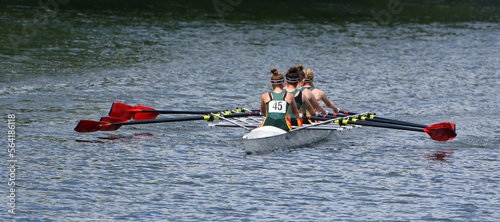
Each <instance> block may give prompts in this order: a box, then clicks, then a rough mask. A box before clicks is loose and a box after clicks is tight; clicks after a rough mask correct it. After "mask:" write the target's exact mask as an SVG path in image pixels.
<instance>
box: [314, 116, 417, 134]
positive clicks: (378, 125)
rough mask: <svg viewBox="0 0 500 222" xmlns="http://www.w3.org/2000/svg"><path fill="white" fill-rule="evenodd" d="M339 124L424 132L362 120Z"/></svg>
mask: <svg viewBox="0 0 500 222" xmlns="http://www.w3.org/2000/svg"><path fill="white" fill-rule="evenodd" d="M310 119H311V120H319V121H325V120H328V119H329V118H321V117H311V118H310ZM339 124H341V125H345V124H353V125H361V126H372V127H380V128H388V129H399V130H408V131H416V132H424V129H418V128H413V127H407V126H400V125H392V124H386V123H376V122H365V121H363V120H357V121H350V120H347V121H343V120H339Z"/></svg>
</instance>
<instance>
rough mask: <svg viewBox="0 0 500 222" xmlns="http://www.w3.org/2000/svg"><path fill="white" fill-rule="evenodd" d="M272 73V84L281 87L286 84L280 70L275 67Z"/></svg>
mask: <svg viewBox="0 0 500 222" xmlns="http://www.w3.org/2000/svg"><path fill="white" fill-rule="evenodd" d="M271 73H272V74H273V75H272V76H271V84H273V85H279V84H282V83H284V82H285V80H284V76H283V74H281V73H280V72H278V70H277V69H276V68H274V67H273V68H272V69H271Z"/></svg>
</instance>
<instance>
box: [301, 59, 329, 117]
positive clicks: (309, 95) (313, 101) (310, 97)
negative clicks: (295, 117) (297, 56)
mask: <svg viewBox="0 0 500 222" xmlns="http://www.w3.org/2000/svg"><path fill="white" fill-rule="evenodd" d="M295 67H296V68H297V70H298V71H299V76H300V81H299V84H298V85H297V88H299V90H300V91H302V93H303V94H305V95H306V97H307V99H308V100H309V103H311V105H312V106H313V107H314V109H315V111H319V112H320V113H321V114H322V115H326V114H328V111H327V110H326V109H325V108H323V105H321V103H319V102H318V100H317V99H316V97H315V96H314V94H313V93H312V92H311V90H309V89H308V88H306V87H303V86H304V81H305V78H306V74H305V73H304V71H303V70H304V67H302V64H298V65H296V66H295ZM303 111H304V112H303V114H304V115H306V116H310V115H309V114H307V112H306V111H307V110H303Z"/></svg>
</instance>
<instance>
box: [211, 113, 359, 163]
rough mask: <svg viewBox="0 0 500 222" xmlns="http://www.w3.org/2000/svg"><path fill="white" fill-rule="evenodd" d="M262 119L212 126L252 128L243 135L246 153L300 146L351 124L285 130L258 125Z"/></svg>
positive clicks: (314, 125) (324, 137)
mask: <svg viewBox="0 0 500 222" xmlns="http://www.w3.org/2000/svg"><path fill="white" fill-rule="evenodd" d="M263 120H264V118H263V117H249V118H238V119H232V120H228V121H221V122H219V123H217V124H213V125H212V126H218V127H243V128H246V129H252V130H251V131H250V133H248V134H246V135H244V136H243V142H244V145H245V152H246V153H248V154H253V153H266V152H272V151H276V150H283V149H289V148H293V147H302V146H305V145H308V144H311V143H315V142H318V141H321V140H324V139H326V138H328V137H329V136H331V135H332V134H334V133H335V132H336V131H341V130H344V129H352V126H339V125H337V124H334V123H327V124H322V123H321V124H318V123H315V124H312V125H304V126H306V127H304V129H300V128H302V127H299V126H294V127H293V129H294V130H291V131H290V132H286V131H285V130H282V129H280V128H277V127H274V126H263V127H260V124H261V123H262V121H263Z"/></svg>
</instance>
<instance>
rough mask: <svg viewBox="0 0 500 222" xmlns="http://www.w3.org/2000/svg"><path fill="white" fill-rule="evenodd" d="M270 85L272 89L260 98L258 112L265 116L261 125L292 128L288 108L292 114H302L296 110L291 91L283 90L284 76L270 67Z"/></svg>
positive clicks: (300, 115) (285, 128)
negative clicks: (271, 74)
mask: <svg viewBox="0 0 500 222" xmlns="http://www.w3.org/2000/svg"><path fill="white" fill-rule="evenodd" d="M271 73H273V76H272V77H271V87H273V90H272V91H271V92H268V93H264V94H262V96H261V98H260V112H261V113H262V115H264V116H265V117H266V119H264V122H262V124H261V126H275V127H278V128H280V129H283V130H285V131H287V132H288V131H290V130H291V129H292V124H291V122H290V115H289V110H291V111H292V113H293V115H295V116H298V117H299V118H302V114H301V113H299V110H297V105H296V104H295V99H294V97H293V95H292V94H291V93H287V91H286V90H283V88H284V87H285V78H284V76H283V74H281V73H279V72H278V70H276V68H273V69H271Z"/></svg>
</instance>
